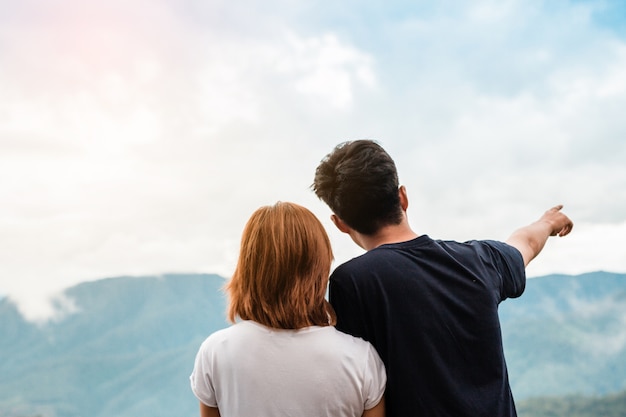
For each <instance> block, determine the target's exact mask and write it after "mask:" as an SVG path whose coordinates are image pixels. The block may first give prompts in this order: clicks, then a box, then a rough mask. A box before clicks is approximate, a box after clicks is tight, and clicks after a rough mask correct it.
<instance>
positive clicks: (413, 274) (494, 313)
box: [329, 235, 526, 417]
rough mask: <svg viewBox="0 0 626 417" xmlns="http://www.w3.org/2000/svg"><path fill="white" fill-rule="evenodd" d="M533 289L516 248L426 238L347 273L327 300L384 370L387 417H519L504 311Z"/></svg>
mask: <svg viewBox="0 0 626 417" xmlns="http://www.w3.org/2000/svg"><path fill="white" fill-rule="evenodd" d="M525 284H526V274H525V270H524V261H523V259H522V255H521V254H520V252H519V251H518V250H517V249H515V248H513V247H512V246H509V245H507V244H505V243H502V242H496V241H470V242H465V243H459V242H452V241H440V240H433V239H431V238H429V237H428V236H426V235H422V236H420V237H418V238H416V239H413V240H411V241H408V242H403V243H395V244H386V245H381V246H379V247H377V248H375V249H372V250H370V251H368V252H367V253H365V254H364V255H362V256H359V257H357V258H354V259H352V260H350V261H348V262H346V263H344V264H343V265H340V266H339V267H338V268H337V269H335V271H334V272H333V273H332V275H331V277H330V289H329V291H330V293H329V297H330V302H331V304H332V305H333V307H334V309H335V311H336V313H337V320H338V321H337V329H339V330H341V331H344V332H346V333H349V334H352V335H354V336H358V337H362V338H363V339H365V340H367V341H369V342H371V343H372V344H373V345H374V347H375V348H376V349H377V351H378V353H379V355H380V357H381V358H382V360H383V362H384V363H385V366H386V368H387V391H386V394H385V395H386V408H387V416H390V417H408V416H428V417H436V416H450V417H461V416H468V417H470V416H471V417H480V416H485V417H511V416H516V411H515V404H514V402H513V397H512V395H511V390H510V387H509V379H508V374H507V369H506V363H505V360H504V352H503V348H502V335H501V331H500V322H499V318H498V304H499V303H500V302H501V301H502V300H504V299H506V298H508V297H518V296H520V295H521V294H522V292H523V291H524V287H525Z"/></svg>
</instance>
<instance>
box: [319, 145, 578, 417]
mask: <svg viewBox="0 0 626 417" xmlns="http://www.w3.org/2000/svg"><path fill="white" fill-rule="evenodd" d="M312 188H313V190H314V191H315V193H316V194H317V196H318V197H319V198H320V199H322V200H323V201H324V202H325V203H326V204H328V206H329V207H330V209H331V210H332V212H333V214H332V216H331V219H332V221H333V223H334V224H335V225H336V226H337V227H338V228H339V230H341V231H342V232H344V233H347V234H349V235H350V237H351V238H352V240H353V241H354V242H355V243H356V244H357V245H359V246H360V247H362V248H363V249H365V250H366V251H367V252H366V253H365V254H363V255H361V256H359V257H357V258H354V259H352V260H350V261H348V262H346V263H344V264H343V265H340V266H339V267H337V268H336V270H335V271H334V272H333V273H332V275H331V278H330V284H329V291H330V293H329V294H330V302H331V304H332V305H333V307H334V309H335V311H336V313H337V328H338V329H339V330H341V331H344V332H346V333H349V334H352V335H354V336H358V337H362V338H363V339H365V340H367V341H369V342H371V343H372V344H373V345H374V347H375V348H376V349H377V350H378V353H379V355H380V356H381V358H382V360H383V362H384V363H385V366H386V369H387V391H386V394H385V396H386V406H387V416H391V417H394V416H396V417H399V416H401V417H408V416H429V417H433V416H454V417H459V416H468V417H469V416H471V417H479V416H485V417H510V416H516V411H515V404H514V402H513V397H512V394H511V390H510V387H509V381H508V374H507V369H506V363H505V360H504V353H503V348H502V336H501V331H500V323H499V319H498V305H499V303H500V302H501V301H503V300H504V299H506V298H508V297H518V296H520V295H521V294H522V292H523V291H524V287H525V283H526V276H525V267H526V265H528V263H529V262H530V261H531V260H532V259H533V258H534V257H535V256H537V255H538V254H539V252H540V251H541V250H542V248H543V246H544V244H545V242H546V240H547V239H548V237H549V236H555V235H559V236H565V235H567V234H568V233H569V232H570V231H571V229H572V227H573V224H572V222H571V220H570V219H569V218H568V217H567V216H565V215H564V214H562V213H561V211H560V210H561V208H562V206H556V207H554V208H552V209H550V210H548V211H547V212H545V213H544V214H543V216H541V217H540V219H539V220H537V221H536V222H534V223H532V224H530V225H528V226H526V227H522V228H521V229H519V230H517V231H515V232H514V233H513V234H512V235H511V237H510V238H509V239H508V240H507V241H506V243H504V242H497V241H470V242H465V243H459V242H453V241H439V240H433V239H431V238H430V237H428V236H427V235H421V236H420V235H418V234H417V233H415V232H414V231H413V230H412V229H411V227H410V225H409V223H408V220H407V214H406V210H407V207H408V198H407V193H406V190H405V188H404V186H399V184H398V175H397V172H396V167H395V164H394V162H393V160H392V159H391V157H390V156H389V155H388V154H387V152H385V150H384V149H383V148H382V147H380V146H379V145H378V144H377V143H376V142H374V141H370V140H358V141H354V142H346V143H343V144H340V145H338V146H337V147H336V148H335V149H334V150H333V152H332V153H330V154H329V155H327V156H326V157H325V158H324V159H323V160H322V162H321V163H320V165H319V166H318V167H317V170H316V173H315V180H314V183H313V186H312Z"/></svg>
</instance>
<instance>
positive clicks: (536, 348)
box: [500, 272, 626, 399]
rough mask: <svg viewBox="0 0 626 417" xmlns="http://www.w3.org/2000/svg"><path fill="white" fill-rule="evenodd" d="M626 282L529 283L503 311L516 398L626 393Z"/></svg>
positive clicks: (600, 275)
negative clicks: (621, 391) (522, 292)
mask: <svg viewBox="0 0 626 417" xmlns="http://www.w3.org/2000/svg"><path fill="white" fill-rule="evenodd" d="M625 298H626V275H623V274H611V273H607V272H594V273H589V274H583V275H579V276H575V277H572V276H566V275H549V276H545V277H541V278H533V279H529V280H528V281H527V284H526V290H525V291H524V294H523V295H522V296H521V297H520V298H519V299H509V300H506V301H504V302H503V303H502V304H501V306H500V320H501V325H502V336H503V340H504V348H505V355H506V359H507V364H508V367H509V376H510V379H511V387H512V390H513V393H514V395H515V398H517V399H523V398H528V397H532V396H546V395H547V396H555V395H569V394H582V395H601V394H607V393H612V392H617V391H620V390H623V389H626V303H624V299H625Z"/></svg>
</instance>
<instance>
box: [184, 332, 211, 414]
mask: <svg viewBox="0 0 626 417" xmlns="http://www.w3.org/2000/svg"><path fill="white" fill-rule="evenodd" d="M211 357H212V349H211V345H210V343H209V340H208V339H207V340H205V341H204V343H202V345H201V346H200V349H199V350H198V353H197V355H196V360H195V363H194V367H193V371H192V373H191V376H189V381H190V383H191V391H193V394H194V395H195V396H196V398H198V400H200V401H202V403H204V404H206V405H208V406H209V407H217V401H216V398H215V389H214V388H213V381H212V377H213V375H212V367H211Z"/></svg>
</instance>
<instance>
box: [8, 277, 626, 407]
mask: <svg viewBox="0 0 626 417" xmlns="http://www.w3.org/2000/svg"><path fill="white" fill-rule="evenodd" d="M224 282H225V280H224V278H222V277H220V276H218V275H214V274H212V275H209V274H166V275H161V276H152V277H117V278H107V279H104V280H98V281H91V282H85V283H81V284H78V285H76V286H74V287H71V288H69V289H68V290H67V291H66V292H65V293H64V294H65V296H66V297H68V298H69V299H71V300H72V302H73V303H74V305H75V307H76V309H75V311H74V312H73V313H71V314H68V315H67V316H65V317H64V318H63V319H62V320H58V321H50V322H47V323H45V324H43V325H42V324H39V325H36V324H33V323H30V322H27V321H26V320H25V319H24V318H23V317H22V316H21V315H20V313H19V311H18V310H17V308H16V306H15V305H14V304H12V302H11V301H10V300H9V299H7V298H5V299H0V334H2V336H3V337H2V338H0V358H6V359H4V360H2V361H0V417H18V416H29V415H30V416H32V415H40V416H42V417H57V416H59V417H61V416H62V417H74V416H76V417H79V416H84V415H91V416H95V417H100V416H111V415H115V416H116V417H131V416H132V417H135V416H137V415H147V414H150V415H152V416H156V417H160V416H163V417H166V416H167V417H171V416H191V415H197V413H198V411H197V410H198V409H197V400H196V399H195V397H193V395H192V393H191V391H190V389H189V382H188V376H189V373H190V372H191V368H192V366H193V358H194V357H195V354H196V352H197V349H198V347H199V345H200V343H201V342H202V341H203V340H204V338H206V337H207V336H208V335H209V334H210V333H212V332H213V331H215V330H218V329H220V328H223V327H226V326H227V325H228V323H227V322H226V319H225V308H226V297H225V294H224V293H223V291H222V287H223V284H224ZM624 295H626V274H615V273H609V272H602V271H599V272H593V273H587V274H581V275H577V276H571V275H562V274H553V275H547V276H544V277H536V278H531V279H529V280H528V281H527V286H526V290H525V292H524V294H523V295H522V297H520V298H519V299H511V300H505V301H504V302H503V303H502V304H501V306H500V316H501V324H502V333H503V339H504V347H505V354H506V358H507V363H508V367H509V376H510V380H511V385H512V390H513V393H514V395H515V397H516V399H517V400H518V402H519V401H520V400H522V401H523V400H526V399H531V398H534V397H537V396H561V395H579V394H580V395H591V396H593V395H605V394H608V393H614V392H620V391H622V390H625V389H626V383H625V380H626V377H625V376H626V306H624V303H623V302H621V300H623V297H624Z"/></svg>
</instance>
